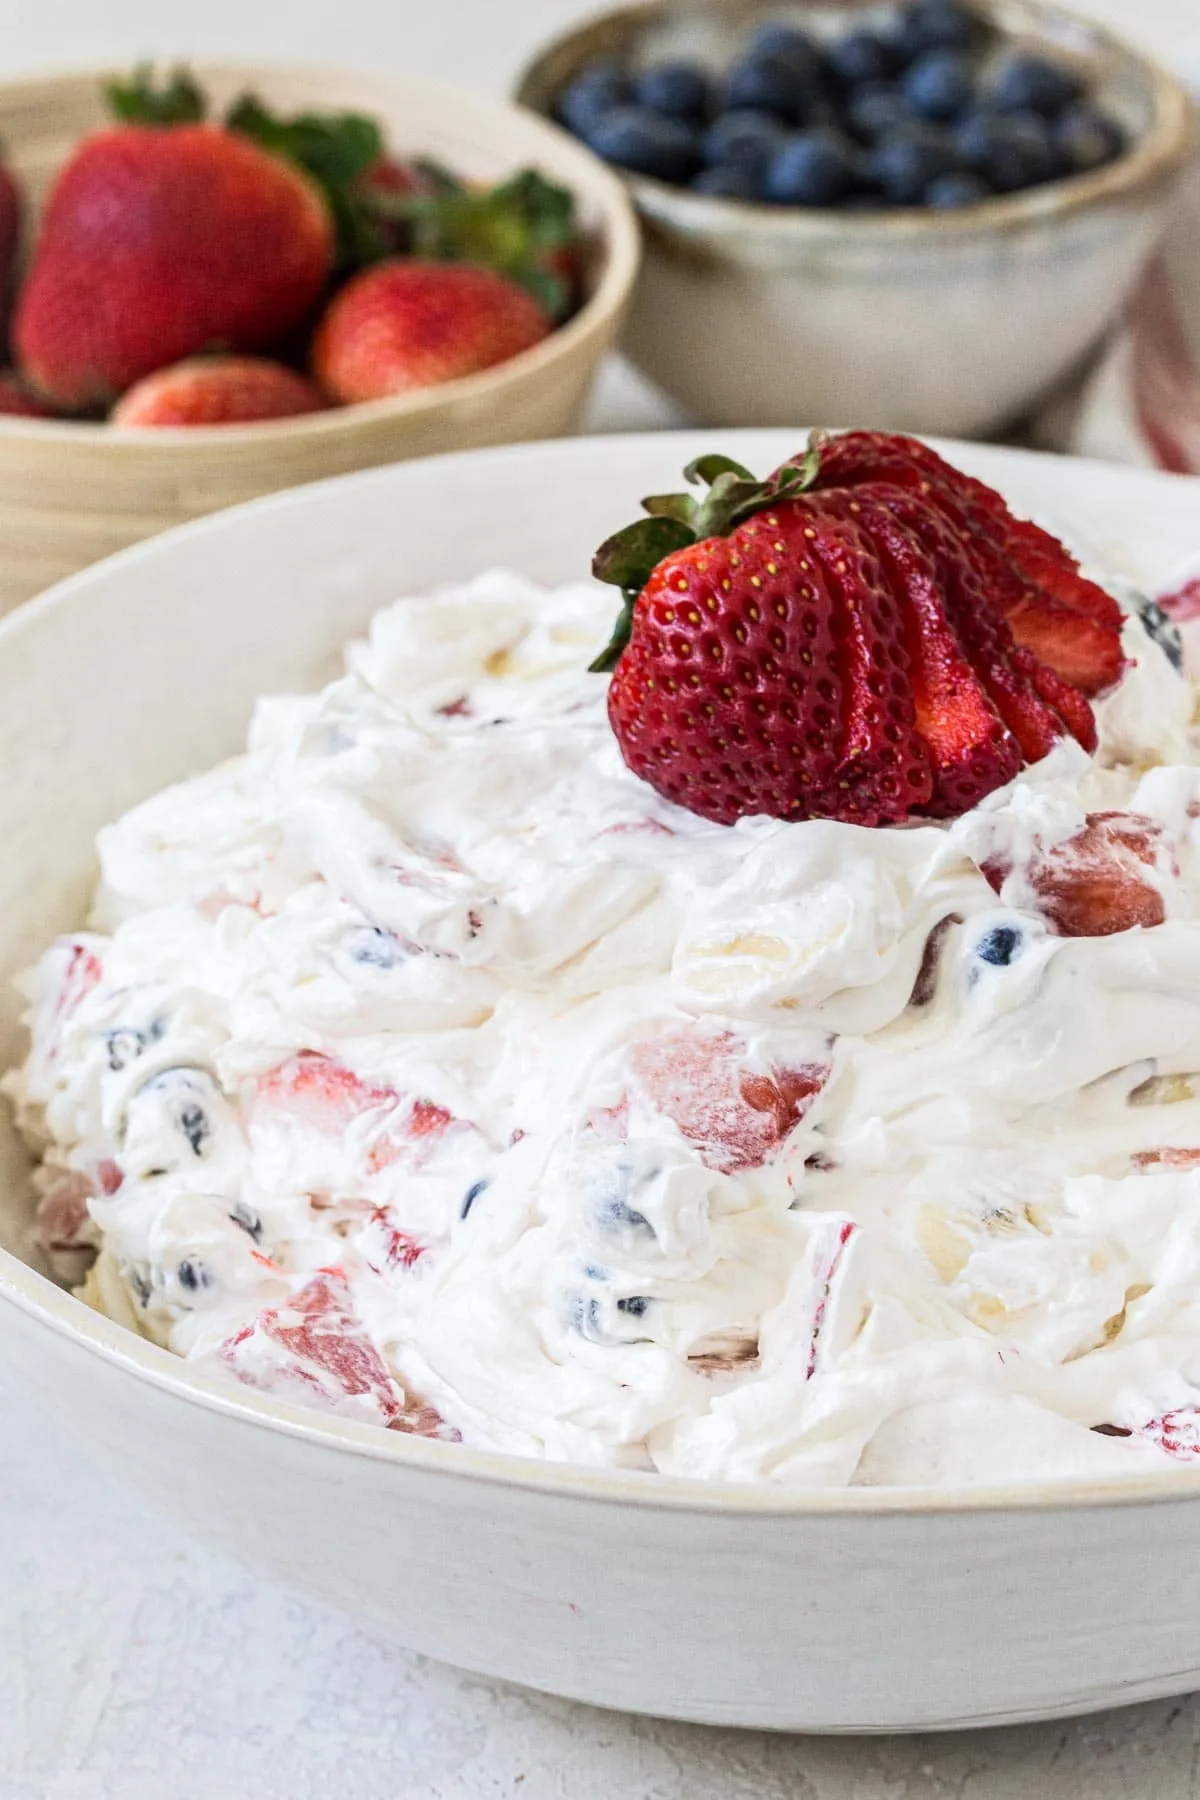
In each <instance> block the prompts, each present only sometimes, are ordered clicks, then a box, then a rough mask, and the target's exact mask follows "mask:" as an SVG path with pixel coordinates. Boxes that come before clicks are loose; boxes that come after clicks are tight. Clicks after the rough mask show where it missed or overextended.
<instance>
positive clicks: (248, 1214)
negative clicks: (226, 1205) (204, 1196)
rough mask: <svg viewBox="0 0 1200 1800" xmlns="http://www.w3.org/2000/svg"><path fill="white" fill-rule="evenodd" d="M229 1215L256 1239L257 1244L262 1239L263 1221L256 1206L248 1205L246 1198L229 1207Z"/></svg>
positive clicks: (249, 1235)
mask: <svg viewBox="0 0 1200 1800" xmlns="http://www.w3.org/2000/svg"><path fill="white" fill-rule="evenodd" d="M229 1216H230V1218H231V1219H232V1220H233V1222H234V1224H235V1225H240V1226H241V1228H242V1230H243V1231H244V1232H245V1233H246V1235H247V1237H251V1238H253V1239H254V1242H255V1243H256V1244H257V1243H260V1242H261V1241H262V1234H263V1222H262V1220H261V1219H260V1218H259V1216H258V1214H257V1213H256V1212H255V1211H254V1208H253V1207H251V1206H247V1205H246V1202H245V1201H244V1200H235V1201H234V1203H233V1205H232V1206H231V1207H230V1209H229Z"/></svg>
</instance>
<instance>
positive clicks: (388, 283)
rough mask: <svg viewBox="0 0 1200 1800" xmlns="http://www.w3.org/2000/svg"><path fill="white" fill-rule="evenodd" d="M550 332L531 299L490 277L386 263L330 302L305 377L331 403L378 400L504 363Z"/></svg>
mask: <svg viewBox="0 0 1200 1800" xmlns="http://www.w3.org/2000/svg"><path fill="white" fill-rule="evenodd" d="M551 329H552V326H551V320H550V318H549V316H548V314H547V313H545V312H544V311H543V310H542V308H541V307H540V306H539V305H538V303H537V301H536V300H534V299H533V298H532V297H531V296H530V295H529V294H528V293H526V291H525V290H524V288H521V287H518V286H517V285H516V283H515V282H512V281H509V280H507V279H506V278H505V277H504V276H503V275H497V274H495V273H494V272H493V271H492V270H491V269H485V268H481V267H476V266H474V265H472V264H469V263H430V262H421V261H411V262H402V261H399V260H395V261H391V262H384V263H379V264H377V266H376V267H375V268H373V269H366V270H364V272H363V273H362V274H361V275H356V276H355V277H354V278H353V279H352V280H351V281H349V282H348V283H347V284H346V286H345V287H344V288H343V289H342V290H341V292H340V293H339V294H337V295H336V296H335V298H334V300H333V302H332V304H331V305H330V307H329V309H328V311H327V312H326V313H325V315H324V317H323V318H322V320H321V322H320V324H319V325H318V327H317V333H316V337H315V338H314V340H313V351H312V366H313V373H314V374H315V376H316V378H317V380H318V381H319V382H320V384H321V386H322V387H323V388H324V389H325V390H326V392H327V393H329V394H332V395H333V396H334V397H335V398H336V399H338V400H343V401H347V402H353V401H359V400H383V399H386V398H387V396H388V395H390V394H404V393H410V392H412V391H414V390H416V389H419V388H427V387H433V386H436V385H437V384H438V383H440V382H443V381H453V380H455V379H456V378H458V377H459V376H462V375H474V374H476V373H477V372H478V371H479V370H481V369H489V368H491V367H492V366H493V364H495V363H501V362H507V360H508V359H509V358H510V357H513V356H517V355H519V354H520V352H521V351H523V350H529V349H531V348H532V347H533V345H534V344H537V343H540V342H541V340H542V339H543V338H544V337H546V336H547V334H548V333H549V332H550V330H551Z"/></svg>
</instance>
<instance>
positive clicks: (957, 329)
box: [517, 0, 1195, 437]
mask: <svg viewBox="0 0 1200 1800" xmlns="http://www.w3.org/2000/svg"><path fill="white" fill-rule="evenodd" d="M1131 3H1132V0H1131ZM869 10H871V5H870V0H808V4H804V3H801V4H799V5H797V4H793V5H792V6H790V7H789V6H787V5H783V6H780V5H778V4H772V0H662V3H657V0H656V3H655V4H651V5H646V6H635V7H629V8H624V9H622V10H620V11H618V12H612V13H608V14H606V15H604V16H603V17H601V18H598V19H596V20H594V21H593V22H591V23H589V24H586V25H584V26H582V27H581V28H579V29H578V30H575V31H573V32H571V33H569V34H567V35H566V36H564V37H562V38H559V39H558V40H557V41H556V42H554V43H553V44H551V45H550V46H548V48H547V49H546V50H545V51H543V53H542V54H541V55H540V56H539V57H538V58H537V60H536V61H535V62H534V63H532V64H531V65H530V67H529V68H528V69H527V70H526V72H525V74H524V75H523V77H522V78H521V80H520V83H519V85H518V88H517V97H518V98H519V99H520V100H521V101H522V102H523V103H524V104H525V105H527V106H530V107H533V108H535V109H536V110H538V111H540V112H543V113H545V114H550V113H551V111H552V109H553V105H554V100H555V97H556V96H557V95H558V94H559V93H560V92H561V91H562V88H563V86H564V84H565V83H566V82H567V81H569V80H570V78H571V75H572V74H573V73H574V72H575V71H576V70H577V69H578V68H580V67H581V66H582V65H583V64H584V63H586V62H588V61H589V60H591V58H593V57H595V56H601V55H607V54H612V53H621V54H626V53H628V54H630V55H631V56H632V57H633V58H634V59H635V61H636V60H637V59H638V58H639V57H647V58H649V57H653V56H657V55H660V54H666V53H668V52H678V53H680V54H689V55H696V56H699V57H700V58H701V59H702V60H704V61H707V62H708V63H710V65H711V66H713V67H714V68H720V67H723V66H725V65H726V64H727V63H728V61H729V59H730V57H731V54H732V52H733V49H734V46H735V45H736V44H738V43H739V42H741V41H743V40H744V38H745V37H746V35H747V34H748V33H749V31H750V30H752V29H753V27H754V25H755V24H756V23H757V22H759V21H760V20H762V19H764V18H776V17H779V16H781V15H785V16H790V17H794V18H795V19H796V20H797V22H799V23H802V24H808V25H809V26H811V27H812V28H813V29H818V30H819V29H826V30H828V29H830V28H831V27H832V26H833V25H834V24H837V23H840V24H842V25H844V24H845V23H846V21H847V19H848V18H849V17H850V16H852V15H853V14H856V13H859V12H863V11H869ZM875 10H877V8H876V9H875ZM975 10H977V11H978V12H980V13H981V14H982V15H983V16H985V17H988V18H990V19H992V20H993V21H994V22H995V23H996V24H998V25H999V26H1000V27H1001V28H1002V29H1003V30H1004V31H1005V32H1007V33H1009V34H1011V35H1014V36H1016V37H1017V38H1019V39H1021V40H1022V41H1023V42H1024V43H1025V44H1026V45H1027V46H1029V47H1032V48H1037V47H1039V46H1041V47H1050V48H1053V49H1054V50H1056V51H1058V52H1061V53H1064V54H1066V55H1067V56H1069V57H1071V58H1073V59H1075V60H1076V61H1077V62H1079V63H1080V64H1081V65H1083V66H1085V67H1087V68H1089V69H1090V70H1092V71H1093V72H1094V79H1095V81H1096V83H1097V86H1098V91H1099V93H1100V95H1101V96H1102V98H1103V100H1104V102H1105V104H1106V105H1107V106H1109V107H1110V108H1111V110H1112V111H1113V113H1114V114H1115V116H1116V117H1118V118H1119V119H1120V120H1121V121H1122V123H1123V124H1124V125H1125V127H1126V130H1127V131H1128V132H1129V134H1130V137H1131V148H1130V149H1129V151H1128V152H1127V153H1126V154H1125V155H1124V156H1122V157H1121V158H1119V159H1118V161H1116V162H1115V163H1113V164H1111V165H1110V166H1109V167H1108V168H1105V169H1101V170H1098V171H1097V172H1096V173H1095V174H1092V175H1085V176H1080V177H1077V178H1076V179H1074V180H1072V181H1069V182H1053V183H1050V184H1048V185H1047V186H1045V187H1041V188H1035V189H1033V190H1031V191H1029V192H1027V193H1024V194H1016V195H1012V196H1008V197H1005V198H998V199H994V200H989V201H987V202H985V203H983V204H982V205H979V206H974V207H968V208H965V209H963V210H962V211H961V212H955V213H931V212H922V211H917V210H911V211H901V212H891V213H877V214H861V213H857V214H846V213H840V212H834V211H825V210H821V209H815V208H814V209H801V208H792V207H786V208H785V207H774V206H756V205H750V204H747V203H744V202H735V201H727V200H716V199H710V198H707V197H705V196H703V195H697V194H691V193H689V192H688V191H687V190H686V189H683V188H677V187H670V186H667V185H666V184H665V183H663V182H660V181H654V180H651V179H649V178H647V177H645V176H638V175H634V176H629V177H628V182H629V186H630V189H631V191H632V193H633V196H634V199H635V200H636V202H637V206H638V210H639V212H640V214H641V217H642V221H643V225H644V227H645V236H646V245H645V257H644V262H643V268H642V274H641V278H640V280H639V282H638V286H637V290H636V293H635V297H634V304H633V309H632V312H631V314H630V317H629V320H628V324H627V327H626V334H625V348H626V349H627V350H628V352H629V354H630V355H631V356H632V358H633V360H634V361H635V362H636V363H637V364H638V365H639V366H640V367H641V368H642V369H643V370H644V372H645V373H646V374H647V375H649V376H650V377H651V378H652V379H653V380H655V381H657V382H659V383H660V384H661V385H662V386H663V387H664V388H666V389H667V391H668V392H669V393H671V394H672V395H673V396H675V398H676V399H678V400H680V401H682V402H683V403H684V404H685V405H686V406H687V407H688V408H689V409H690V410H691V411H693V412H694V413H695V414H696V415H697V416H698V417H699V418H702V419H705V420H708V421H710V422H711V423H713V424H718V425H726V424H727V425H738V424H747V423H750V422H754V423H758V424H763V425H784V424H789V423H791V422H792V421H794V420H796V419H814V418H815V419H820V420H822V421H826V422H828V423H829V424H830V425H835V424H837V425H842V424H846V425H848V424H855V425H876V426H883V427H887V428H890V429H893V430H913V431H933V432H947V433H952V434H955V435H959V436H966V437H975V436H984V435H987V434H989V433H992V432H995V431H997V430H998V429H999V428H1000V427H1002V426H1003V425H1005V424H1007V423H1010V422H1012V421H1014V420H1016V419H1018V418H1020V417H1021V416H1022V415H1023V414H1025V413H1027V412H1029V411H1030V410H1031V409H1032V408H1033V407H1034V406H1035V405H1036V404H1037V403H1038V401H1039V400H1040V399H1041V398H1042V397H1044V396H1045V395H1046V394H1047V393H1048V392H1049V391H1050V390H1051V389H1053V387H1054V386H1055V384H1056V383H1057V382H1058V381H1059V380H1061V379H1062V378H1063V377H1064V376H1065V375H1066V374H1067V373H1068V372H1069V371H1070V370H1071V369H1072V368H1073V367H1074V366H1075V365H1077V364H1078V363H1080V362H1081V360H1082V359H1084V358H1085V357H1086V356H1087V354H1088V352H1089V351H1090V350H1091V349H1093V348H1094V347H1095V345H1096V344H1097V342H1098V341H1099V339H1100V338H1101V337H1102V336H1103V335H1104V332H1105V331H1106V329H1107V328H1108V327H1109V326H1110V325H1111V324H1112V323H1113V321H1114V320H1115V318H1116V317H1117V315H1118V313H1119V311H1120V308H1121V304H1122V301H1123V300H1124V298H1125V296H1126V294H1127V293H1128V292H1129V290H1130V288H1131V286H1132V284H1133V282H1134V280H1135V279H1136V276H1137V274H1138V272H1139V270H1140V269H1141V267H1142V266H1143V264H1144V263H1145V261H1146V259H1147V257H1148V256H1149V255H1150V253H1151V252H1152V250H1153V248H1154V246H1155V244H1156V243H1157V241H1158V239H1159V238H1160V236H1161V235H1162V232H1163V230H1164V229H1165V226H1166V223H1167V221H1168V218H1169V216H1170V209H1171V203H1172V199H1173V196H1174V194H1175V190H1176V187H1177V184H1178V182H1179V179H1180V177H1181V175H1182V173H1183V170H1184V168H1185V166H1186V164H1187V162H1188V159H1189V156H1190V155H1191V154H1192V152H1193V151H1194V148H1195V120H1194V117H1193V111H1192V106H1191V102H1190V101H1189V99H1188V96H1187V94H1186V92H1185V91H1184V89H1183V88H1182V87H1181V85H1180V84H1179V83H1178V82H1176V81H1175V80H1174V79H1173V77H1171V76H1170V75H1168V74H1166V73H1165V71H1162V70H1160V69H1158V68H1156V67H1155V65H1154V64H1153V63H1151V62H1149V61H1147V60H1146V59H1145V58H1144V57H1142V56H1140V55H1138V54H1136V53H1135V52H1134V51H1133V50H1130V49H1127V48H1125V47H1124V46H1123V45H1121V44H1119V43H1118V42H1117V41H1116V40H1115V39H1114V38H1113V37H1111V36H1110V35H1109V34H1108V33H1106V32H1104V31H1102V30H1100V29H1099V28H1098V27H1096V26H1093V25H1090V24H1088V23H1086V22H1085V21H1083V20H1082V19H1078V18H1075V17H1074V16H1073V15H1071V14H1069V13H1066V12H1062V11H1059V10H1058V9H1057V8H1054V7H1050V6H1044V5H1041V4H1039V3H1038V0H975Z"/></svg>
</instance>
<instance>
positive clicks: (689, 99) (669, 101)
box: [633, 62, 709, 120]
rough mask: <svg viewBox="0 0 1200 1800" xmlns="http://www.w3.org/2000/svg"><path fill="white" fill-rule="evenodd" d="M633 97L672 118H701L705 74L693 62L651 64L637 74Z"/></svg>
mask: <svg viewBox="0 0 1200 1800" xmlns="http://www.w3.org/2000/svg"><path fill="white" fill-rule="evenodd" d="M633 97H634V99H635V100H636V101H638V102H639V104H640V105H642V106H648V107H650V108H651V110H652V111H653V112H660V113H666V114H667V115H668V116H669V117H670V118H673V119H692V120H699V119H703V118H704V117H705V115H706V114H707V112H708V106H709V83H708V76H707V75H706V74H705V72H704V70H703V69H702V68H700V67H699V66H698V64H696V63H690V62H662V63H654V64H653V65H652V66H651V67H650V68H648V69H647V70H645V72H644V73H643V74H641V75H639V76H638V78H637V80H636V82H635V83H634V90H633Z"/></svg>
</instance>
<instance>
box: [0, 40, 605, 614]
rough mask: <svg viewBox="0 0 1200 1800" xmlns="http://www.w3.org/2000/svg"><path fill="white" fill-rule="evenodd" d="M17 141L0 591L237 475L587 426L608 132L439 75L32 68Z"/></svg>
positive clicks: (26, 593) (338, 468)
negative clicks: (49, 73) (600, 147)
mask: <svg viewBox="0 0 1200 1800" xmlns="http://www.w3.org/2000/svg"><path fill="white" fill-rule="evenodd" d="M0 146H2V148H0V309H2V310H0V327H2V335H0V540H2V541H3V543H4V546H5V552H6V555H5V559H4V567H3V569H2V570H0V609H3V608H7V607H10V606H13V605H16V604H17V603H18V602H20V601H21V600H24V599H27V598H29V597H30V596H31V595H33V594H34V593H37V592H39V591H40V590H41V589H42V588H44V587H47V586H49V585H50V584H51V583H52V582H54V581H57V580H59V579H61V578H62V577H63V576H65V575H68V574H71V573H73V572H74V571H75V570H77V569H79V568H82V567H84V566H86V565H87V564H88V563H91V562H93V561H95V560H96V559H97V558H99V557H101V556H105V555H108V554H110V553H111V552H113V551H116V550H119V549H122V548H124V547H126V546H127V545H129V544H132V543H135V542H137V541H139V540H140V539H142V538H145V537H147V536H150V535H153V534H154V533H156V532H158V531H161V530H164V529H166V528H168V527H170V526H172V525H175V524H179V523H182V522H184V521H186V520H188V519H190V518H194V517H198V516H200V515H201V514H204V513H207V512H211V511H215V510H216V509H218V508H220V507H223V506H228V505H231V504H235V503H237V502H239V501H241V500H246V499H250V498H253V497H255V496H257V495H260V494H264V493H269V492H272V491H274V490H276V489H279V488H283V487H288V486H294V485H295V484H297V483H303V482H307V481H313V480H316V479H320V478H322V477H324V476H330V475H338V474H342V473H345V472H348V471H350V470H352V469H359V468H364V467H370V466H373V465H376V464H380V463H387V462H391V461H395V460H397V459H400V458H404V457H407V456H415V455H429V454H436V453H438V452H441V451H446V450H453V449H461V448H469V447H473V446H478V445H483V444H490V443H497V442H504V441H509V440H516V439H522V438H537V437H546V436H553V435H556V434H558V433H560V432H563V431H565V430H568V429H570V427H571V426H572V424H573V423H574V421H575V419H576V418H577V416H578V414H579V411H580V409H581V407H582V405H583V403H584V401H585V399H586V396H587V393H588V390H589V388H590V385H591V382H592V379H593V376H594V374H595V371H596V368H597V365H598V363H599V361H600V358H601V357H602V355H603V354H604V352H605V351H606V349H607V348H608V347H609V345H610V344H611V343H612V341H613V339H614V338H615V336H616V334H617V332H618V330H619V327H620V324H621V321H622V318H623V316H624V312H625V309H626V306H627V303H628V300H629V296H630V292H631V289H632V284H633V279H634V276H635V274H636V269H637V260H638V233H637V224H636V221H635V219H634V216H633V212H632V209H631V206H630V204H629V201H628V199H627V198H626V195H625V193H624V190H623V188H622V186H621V184H620V182H619V181H618V180H617V179H616V177H615V176H613V175H612V174H610V173H609V171H608V170H606V169H605V168H604V167H603V166H602V165H601V164H600V163H599V162H598V161H597V159H596V158H594V157H593V156H592V155H591V154H590V152H588V151H587V150H586V149H584V148H583V147H582V146H580V145H577V144H575V143H572V142H571V141H570V139H569V138H568V137H567V136H566V134H564V133H562V132H560V131H559V130H557V129H556V128H554V127H553V126H550V125H547V124H546V123H544V122H543V121H542V120H540V119H537V118H535V117H534V116H532V115H530V114H526V113H523V112H521V111H519V110H518V109H515V108H513V107H509V106H504V105H500V104H496V103H494V102H489V101H484V100H479V99H476V98H474V97H473V96H467V95H462V94H458V93H456V92H453V91H451V90H449V89H445V88H440V87H438V86H436V85H435V84H431V83H428V82H424V81H417V80H408V79H404V78H401V77H396V76H390V75H389V76H375V75H370V74H366V73H347V72H342V73H338V72H336V71H329V70H324V69H322V70H317V69H315V68H310V69H306V68H304V67H302V66H299V65H296V66H290V67H288V66H283V67H280V66H274V65H252V66H244V65H239V66H231V65H225V64H198V65H196V66H195V67H194V68H192V69H179V70H174V71H172V72H170V73H168V74H164V75H156V74H155V72H154V71H152V70H149V69H144V70H139V71H136V72H135V73H134V74H133V75H132V76H119V75H113V74H104V73H90V74H89V73H85V74H73V75H64V76H57V77H51V78H47V79H37V80H23V81H16V82H11V83H7V84H4V85H3V86H2V87H0Z"/></svg>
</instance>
